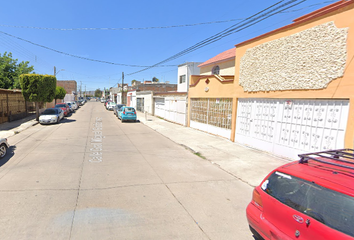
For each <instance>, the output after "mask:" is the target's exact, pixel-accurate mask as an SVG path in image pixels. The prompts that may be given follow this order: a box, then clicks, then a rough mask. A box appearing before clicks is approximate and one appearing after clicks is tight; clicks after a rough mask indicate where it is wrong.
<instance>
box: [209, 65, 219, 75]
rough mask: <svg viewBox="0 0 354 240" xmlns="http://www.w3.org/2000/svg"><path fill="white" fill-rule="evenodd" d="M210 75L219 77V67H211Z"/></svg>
mask: <svg viewBox="0 0 354 240" xmlns="http://www.w3.org/2000/svg"><path fill="white" fill-rule="evenodd" d="M211 74H215V75H220V67H219V66H215V67H213V69H212V70H211Z"/></svg>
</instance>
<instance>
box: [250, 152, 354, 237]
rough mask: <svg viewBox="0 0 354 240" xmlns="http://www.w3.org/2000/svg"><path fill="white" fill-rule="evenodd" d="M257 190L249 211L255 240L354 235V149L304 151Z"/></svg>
mask: <svg viewBox="0 0 354 240" xmlns="http://www.w3.org/2000/svg"><path fill="white" fill-rule="evenodd" d="M299 157H300V161H296V162H291V163H288V164H285V165H283V166H281V167H279V168H277V169H275V170H274V171H272V172H271V173H270V174H269V175H268V176H267V177H266V178H265V179H264V180H263V181H262V183H261V184H260V185H259V186H258V187H256V188H255V189H254V191H253V198H252V201H251V203H250V204H249V205H248V206H247V210H246V215H247V220H248V223H249V226H250V230H251V232H252V233H253V234H254V237H255V238H256V239H265V240H270V239H272V240H273V239H279V240H280V239H281V240H290V239H299V240H300V239H308V240H312V239H314V240H315V239H316V240H317V239H321V240H325V239H328V240H333V239H341V240H349V239H350V240H353V239H354V225H353V224H354V150H353V149H339V150H330V151H323V152H317V153H309V154H301V155H299Z"/></svg>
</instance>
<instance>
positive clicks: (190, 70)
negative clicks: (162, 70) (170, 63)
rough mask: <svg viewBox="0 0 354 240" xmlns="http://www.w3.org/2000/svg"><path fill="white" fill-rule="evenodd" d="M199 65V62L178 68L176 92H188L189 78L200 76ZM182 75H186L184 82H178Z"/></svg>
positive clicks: (188, 63)
mask: <svg viewBox="0 0 354 240" xmlns="http://www.w3.org/2000/svg"><path fill="white" fill-rule="evenodd" d="M199 64H201V62H187V63H185V64H181V65H179V66H178V74H177V75H178V76H177V92H188V88H189V78H190V76H191V75H199V74H200V70H199V67H198V65H199ZM182 75H186V81H185V82H184V83H180V82H179V79H180V76H182Z"/></svg>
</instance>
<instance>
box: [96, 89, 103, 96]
mask: <svg viewBox="0 0 354 240" xmlns="http://www.w3.org/2000/svg"><path fill="white" fill-rule="evenodd" d="M95 97H99V98H100V97H102V91H101V90H100V89H99V88H98V89H96V91H95Z"/></svg>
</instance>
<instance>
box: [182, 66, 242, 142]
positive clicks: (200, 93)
mask: <svg viewBox="0 0 354 240" xmlns="http://www.w3.org/2000/svg"><path fill="white" fill-rule="evenodd" d="M231 61H232V60H231ZM224 78H225V81H220V80H219V79H217V78H216V77H215V76H213V75H209V76H201V75H198V76H191V78H190V87H189V91H188V106H191V98H233V104H232V107H233V109H232V110H233V111H232V112H234V111H235V110H236V108H235V106H236V101H235V84H234V80H233V79H234V76H224ZM207 79H208V80H209V83H208V84H207V83H206V82H205V81H206V80H207ZM206 88H208V91H205V90H206ZM188 111H190V108H188ZM190 116H191V114H190V112H188V124H187V125H188V127H189V126H190ZM235 121H236V120H235V119H234V118H232V128H231V132H232V133H234V132H235V129H234V128H235ZM231 141H234V139H232V138H231Z"/></svg>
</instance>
